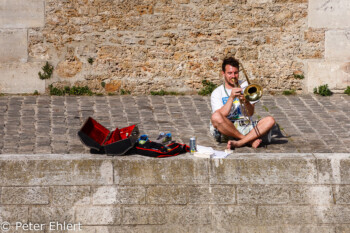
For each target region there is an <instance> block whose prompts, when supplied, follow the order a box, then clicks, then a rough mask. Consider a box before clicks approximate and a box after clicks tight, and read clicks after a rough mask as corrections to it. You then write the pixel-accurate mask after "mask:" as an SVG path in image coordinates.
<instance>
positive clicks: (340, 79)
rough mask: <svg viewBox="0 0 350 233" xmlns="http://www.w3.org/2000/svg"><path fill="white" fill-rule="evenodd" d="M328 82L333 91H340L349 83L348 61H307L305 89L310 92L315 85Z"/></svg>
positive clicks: (349, 64) (349, 69) (349, 70)
mask: <svg viewBox="0 0 350 233" xmlns="http://www.w3.org/2000/svg"><path fill="white" fill-rule="evenodd" d="M325 84H328V87H329V88H330V89H331V90H332V91H334V92H341V93H343V90H344V89H345V88H346V87H347V86H349V85H350V63H349V62H320V61H318V62H316V61H310V62H308V74H307V80H306V86H307V90H308V91H309V92H312V91H313V89H314V88H315V87H318V86H320V85H325Z"/></svg>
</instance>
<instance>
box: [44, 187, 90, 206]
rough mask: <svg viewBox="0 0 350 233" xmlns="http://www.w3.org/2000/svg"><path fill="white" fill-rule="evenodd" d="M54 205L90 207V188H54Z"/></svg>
mask: <svg viewBox="0 0 350 233" xmlns="http://www.w3.org/2000/svg"><path fill="white" fill-rule="evenodd" d="M51 190H52V204H53V205H55V206H74V205H88V204H90V203H91V198H90V187H84V186H68V187H65V186H53V187H52V188H51Z"/></svg>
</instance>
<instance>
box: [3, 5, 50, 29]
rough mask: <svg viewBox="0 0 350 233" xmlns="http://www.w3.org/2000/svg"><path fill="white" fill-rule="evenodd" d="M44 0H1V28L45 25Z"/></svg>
mask: <svg viewBox="0 0 350 233" xmlns="http://www.w3.org/2000/svg"><path fill="white" fill-rule="evenodd" d="M44 18H45V5H44V0H0V28H30V27H43V26H44V23H45V19H44Z"/></svg>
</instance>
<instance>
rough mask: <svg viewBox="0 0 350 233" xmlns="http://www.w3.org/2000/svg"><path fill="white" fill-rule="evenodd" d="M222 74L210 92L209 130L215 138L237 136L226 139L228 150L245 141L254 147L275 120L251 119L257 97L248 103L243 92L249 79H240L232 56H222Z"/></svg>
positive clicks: (236, 62) (243, 143) (237, 63)
mask: <svg viewBox="0 0 350 233" xmlns="http://www.w3.org/2000/svg"><path fill="white" fill-rule="evenodd" d="M222 75H223V77H224V84H223V85H221V86H219V87H217V88H216V89H215V90H214V91H213V93H212V94H211V108H212V116H211V124H210V131H211V133H212V134H213V135H214V137H215V138H216V139H218V138H221V137H222V136H227V137H230V138H234V139H236V140H229V141H228V142H227V148H228V149H231V148H235V147H241V146H244V145H246V144H250V145H251V146H252V147H253V148H257V147H258V146H259V145H260V143H261V142H262V140H261V137H262V136H263V135H264V134H266V133H268V132H269V131H270V129H271V128H272V127H273V125H274V124H275V119H274V118H273V117H271V116H268V117H265V118H262V119H261V120H259V121H258V122H257V123H256V122H253V121H251V117H252V116H253V114H254V105H255V103H257V102H258V101H259V100H257V101H251V102H250V101H248V100H246V98H245V97H244V95H243V94H242V93H243V92H244V90H245V88H246V87H247V86H248V82H247V81H242V80H239V62H238V61H237V60H236V59H235V58H233V57H229V58H226V59H224V61H223V63H222ZM242 104H243V106H242Z"/></svg>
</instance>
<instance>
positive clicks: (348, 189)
mask: <svg viewBox="0 0 350 233" xmlns="http://www.w3.org/2000/svg"><path fill="white" fill-rule="evenodd" d="M334 198H335V202H336V204H350V186H349V185H337V186H335V187H334Z"/></svg>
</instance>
